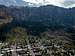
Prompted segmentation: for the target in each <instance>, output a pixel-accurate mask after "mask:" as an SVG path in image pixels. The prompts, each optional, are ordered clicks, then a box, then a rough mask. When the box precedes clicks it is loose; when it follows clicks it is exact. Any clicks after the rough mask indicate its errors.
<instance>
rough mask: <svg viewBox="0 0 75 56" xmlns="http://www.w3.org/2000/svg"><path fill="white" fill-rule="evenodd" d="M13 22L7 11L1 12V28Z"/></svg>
mask: <svg viewBox="0 0 75 56" xmlns="http://www.w3.org/2000/svg"><path fill="white" fill-rule="evenodd" d="M11 21H12V17H11V16H9V15H8V14H7V13H6V12H5V11H0V26H1V25H4V24H7V23H9V22H11Z"/></svg>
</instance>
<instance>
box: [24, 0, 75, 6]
mask: <svg viewBox="0 0 75 56" xmlns="http://www.w3.org/2000/svg"><path fill="white" fill-rule="evenodd" d="M24 1H26V2H31V3H35V4H37V5H46V4H53V5H57V6H62V7H75V0H24Z"/></svg>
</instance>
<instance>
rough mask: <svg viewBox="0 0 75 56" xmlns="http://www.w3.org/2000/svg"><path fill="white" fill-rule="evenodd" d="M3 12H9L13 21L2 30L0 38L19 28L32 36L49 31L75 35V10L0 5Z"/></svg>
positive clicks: (54, 7) (55, 7) (51, 6)
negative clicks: (24, 29)
mask: <svg viewBox="0 0 75 56" xmlns="http://www.w3.org/2000/svg"><path fill="white" fill-rule="evenodd" d="M1 10H2V11H5V12H7V13H8V15H10V16H11V17H12V18H13V20H12V21H11V22H10V23H7V24H6V25H5V26H3V27H1V28H0V36H2V35H3V36H4V34H6V33H7V32H9V31H10V30H11V29H13V28H14V27H17V26H18V27H23V28H26V29H27V31H28V33H29V34H32V35H39V34H40V33H42V32H45V31H48V30H52V31H56V30H57V31H65V32H69V33H75V8H69V9H66V8H62V7H58V6H53V5H47V6H40V7H23V6H22V7H18V6H17V7H16V6H13V7H11V6H10V7H6V6H4V5H0V11H1ZM0 13H1V12H0ZM40 29H41V30H40ZM73 37H74V35H73Z"/></svg>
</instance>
